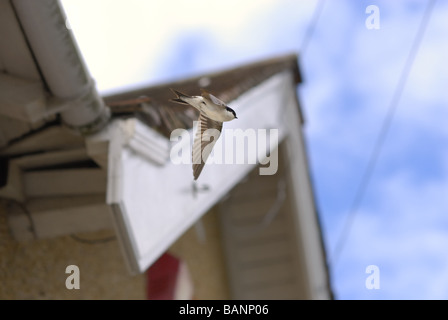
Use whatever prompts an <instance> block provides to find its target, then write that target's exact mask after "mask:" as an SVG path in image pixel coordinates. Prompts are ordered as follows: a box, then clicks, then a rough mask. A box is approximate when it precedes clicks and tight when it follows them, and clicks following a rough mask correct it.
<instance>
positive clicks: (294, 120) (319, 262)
mask: <svg viewBox="0 0 448 320" xmlns="http://www.w3.org/2000/svg"><path fill="white" fill-rule="evenodd" d="M294 89H295V88H294V87H293V86H292V84H288V85H287V86H285V88H284V90H285V97H286V98H287V99H288V100H289V101H297V100H296V96H295V93H294V91H293V90H294ZM294 104H296V103H286V105H287V106H289V107H288V108H287V109H286V111H285V114H284V117H285V125H286V126H287V130H288V132H289V134H288V136H287V138H286V139H285V145H286V148H285V156H286V157H287V158H288V162H289V164H290V169H289V170H290V173H291V175H290V186H291V188H292V194H294V195H295V197H293V206H294V207H295V208H296V215H295V216H294V227H295V229H296V232H295V234H296V236H297V241H298V243H299V245H301V246H302V249H303V252H304V257H305V259H304V260H305V261H304V266H305V268H306V274H307V275H308V285H309V296H310V298H311V299H330V298H331V293H330V288H329V281H328V273H327V270H326V259H325V252H324V250H323V243H322V239H321V233H320V225H319V221H318V217H317V210H316V206H315V200H314V197H313V191H312V187H311V183H310V175H309V168H308V161H307V155H306V146H305V142H304V137H303V132H302V130H301V124H300V114H299V110H298V106H295V107H291V106H293V105H294Z"/></svg>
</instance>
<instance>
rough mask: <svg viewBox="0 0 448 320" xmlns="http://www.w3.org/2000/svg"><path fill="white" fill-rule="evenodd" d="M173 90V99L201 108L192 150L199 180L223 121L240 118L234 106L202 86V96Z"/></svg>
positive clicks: (195, 176) (195, 172)
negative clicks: (230, 106)
mask: <svg viewBox="0 0 448 320" xmlns="http://www.w3.org/2000/svg"><path fill="white" fill-rule="evenodd" d="M171 91H173V92H174V94H176V96H177V97H176V98H175V99H171V101H173V102H177V103H181V104H186V105H190V106H192V107H194V108H196V109H197V110H199V119H198V121H199V122H198V130H197V131H196V136H195V137H194V141H193V152H192V160H193V177H194V180H197V179H198V177H199V175H200V174H201V171H202V168H203V167H204V165H205V162H206V161H207V158H208V156H209V155H210V153H211V151H212V149H213V146H214V145H215V143H216V141H217V140H218V138H219V136H220V135H221V130H222V123H223V122H224V121H231V120H233V119H238V118H237V116H236V113H235V111H234V110H233V109H232V108H229V107H228V106H227V105H226V104H225V103H224V102H223V101H221V100H219V99H218V98H217V97H215V96H214V95H212V94H211V93H209V92H207V91H206V90H204V89H202V88H201V92H202V95H200V96H188V95H186V94H183V93H181V92H179V91H177V90H174V89H171ZM208 129H214V130H208ZM212 138H213V139H212Z"/></svg>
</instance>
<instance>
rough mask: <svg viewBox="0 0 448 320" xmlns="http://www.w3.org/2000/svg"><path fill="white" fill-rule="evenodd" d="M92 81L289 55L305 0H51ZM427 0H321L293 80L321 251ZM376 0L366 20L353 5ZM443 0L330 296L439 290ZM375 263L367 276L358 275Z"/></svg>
mask: <svg viewBox="0 0 448 320" xmlns="http://www.w3.org/2000/svg"><path fill="white" fill-rule="evenodd" d="M62 3H63V5H64V8H65V9H66V13H67V16H68V18H69V25H70V27H71V28H72V30H73V32H74V34H75V37H76V39H77V41H78V44H79V46H80V49H81V51H82V53H83V55H84V58H85V60H86V63H87V65H88V68H89V69H90V71H91V73H92V75H93V77H94V78H95V80H96V83H97V86H98V88H99V89H100V91H101V92H102V93H110V92H114V91H123V90H124V89H125V88H133V87H141V86H143V85H151V84H156V83H159V82H165V81H169V80H175V79H178V78H179V77H186V76H190V75H195V74H199V73H202V72H208V71H213V70H217V69H222V68H226V67H231V66H234V65H235V64H241V63H245V62H250V61H253V60H256V59H261V58H266V57H269V56H273V55H278V54H284V53H289V52H291V51H294V52H298V53H299V55H300V54H301V45H302V41H303V38H304V35H305V31H306V28H307V27H308V25H309V23H310V20H311V17H312V15H313V10H314V7H315V5H316V3H317V1H293V0H275V1H274V0H272V1H270V0H262V1H261V0H260V1H244V2H243V1H236V0H229V1H226V2H217V1H205V0H201V1H188V2H186V1H177V0H169V1H143V0H129V1H118V0H117V1H111V0H107V1H104V0H93V1H92V0H89V1H86V0H76V1H75V0H63V1H62ZM426 3H427V1H421V0H418V1H417V0H397V1H386V0H383V1H364V0H337V1H334V0H332V1H328V0H326V1H324V7H323V11H322V13H321V16H320V19H319V21H318V23H317V25H316V28H315V31H314V33H313V36H312V38H311V39H310V42H309V44H308V46H307V50H306V51H305V52H303V55H301V56H300V67H301V69H302V73H303V78H304V83H303V84H301V85H300V86H299V89H298V93H299V95H300V100H301V102H302V108H303V112H304V114H305V118H306V126H305V135H306V139H307V145H308V153H309V158H310V166H311V175H312V178H313V183H314V188H315V192H316V198H317V205H318V209H319V212H320V219H321V222H322V227H323V231H324V238H325V243H326V247H327V250H328V254H329V256H330V258H331V256H332V253H333V251H334V248H335V245H336V242H337V240H338V239H339V237H340V234H341V232H342V228H343V225H344V223H345V222H346V219H347V216H348V214H349V210H350V206H351V204H352V202H353V199H354V197H355V193H356V191H357V189H358V187H359V183H360V180H361V177H362V175H363V173H364V171H365V169H366V166H367V163H368V160H369V157H370V156H371V153H372V149H373V146H374V143H375V141H376V139H377V137H378V134H379V131H380V127H381V125H382V124H383V121H384V119H385V116H386V113H387V110H388V107H389V105H390V102H391V99H392V96H393V93H394V90H395V89H396V87H397V84H398V79H399V77H400V74H401V72H402V70H403V67H404V63H405V60H406V57H407V55H408V54H409V51H410V49H411V45H412V42H413V40H414V37H415V35H416V32H417V29H418V26H419V24H420V22H421V19H422V17H423V12H424V9H425V6H426ZM369 5H376V6H378V8H379V10H380V29H379V30H368V29H367V28H366V27H365V20H366V19H367V17H368V14H366V13H365V10H366V7H367V6H369ZM447 16H448V1H446V0H438V1H436V4H435V7H434V10H433V12H432V16H431V20H430V22H429V24H428V27H427V30H426V34H425V36H424V38H423V41H422V43H421V46H420V49H419V52H418V54H417V56H416V58H415V61H414V64H413V66H412V70H411V73H410V74H409V77H408V79H407V82H406V87H405V88H404V91H403V94H402V97H401V100H400V102H399V104H398V106H397V109H396V112H395V116H394V118H393V122H392V124H391V126H390V129H389V131H388V134H387V136H386V139H385V142H384V144H383V147H382V150H381V154H380V157H379V158H378V162H377V164H376V167H375V169H374V171H373V174H372V177H371V180H370V183H369V185H368V187H367V188H366V190H365V193H364V196H363V198H362V201H361V203H360V205H359V207H358V210H357V211H356V215H355V218H354V220H353V224H352V228H351V230H350V233H349V234H348V236H347V242H346V245H345V246H344V249H343V251H342V252H341V255H340V256H339V259H338V260H337V261H336V262H335V263H333V261H330V271H331V277H332V284H333V288H334V291H335V293H336V298H338V299H448V250H447V248H448V199H447V195H448V146H447V143H446V142H447V141H448V125H447V123H448V95H447V94H446V90H447V89H446V88H448V64H447V63H446V57H448V41H447V40H446V35H447V34H448V20H447V19H446V17H447ZM368 265H377V266H378V267H379V270H380V289H378V290H368V289H366V287H365V280H366V278H367V276H368V274H366V271H365V270H366V267H367V266H368Z"/></svg>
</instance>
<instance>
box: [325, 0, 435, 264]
mask: <svg viewBox="0 0 448 320" xmlns="http://www.w3.org/2000/svg"><path fill="white" fill-rule="evenodd" d="M436 1H437V0H429V1H428V3H427V5H426V8H425V11H424V14H423V18H422V20H421V22H420V26H419V28H418V30H417V34H416V35H415V38H414V42H413V43H412V47H411V49H410V51H409V54H408V56H407V58H406V62H405V64H404V67H403V70H402V72H401V75H400V78H399V80H398V83H397V86H396V88H395V90H394V93H393V96H392V99H391V101H390V104H389V106H388V109H387V113H386V116H385V118H384V121H383V123H382V125H381V129H380V132H379V134H378V137H377V139H376V142H375V144H374V146H373V149H372V153H371V155H370V158H369V160H368V164H367V167H366V169H365V171H364V174H363V176H362V179H361V182H360V184H359V186H358V188H357V190H356V193H355V197H354V200H353V203H352V205H351V207H350V210H349V213H348V216H347V218H346V221H345V224H344V227H343V229H342V233H341V234H340V236H339V239H338V241H337V242H336V246H335V249H334V251H333V255H332V259H331V260H330V261H331V263H332V264H333V265H335V264H336V263H337V261H338V259H339V257H340V255H341V252H342V250H343V249H344V246H345V244H346V242H347V238H348V235H349V233H350V230H351V228H352V226H353V221H354V219H355V216H356V214H357V213H358V212H359V210H358V209H359V205H360V204H361V200H362V199H363V196H364V194H365V192H366V189H367V186H368V184H369V182H370V180H371V177H372V173H373V171H374V169H375V166H376V164H377V162H378V158H379V156H380V153H381V150H382V147H383V145H384V142H385V140H386V137H387V133H388V131H389V128H390V126H391V123H392V120H393V118H394V115H395V112H396V109H397V106H398V103H399V102H400V98H401V96H402V94H403V90H404V87H405V85H406V81H407V79H408V77H409V74H410V72H411V69H412V65H413V63H414V60H415V57H416V55H417V52H418V49H419V47H420V44H421V42H422V39H423V36H424V34H425V31H426V28H427V26H428V23H429V20H430V18H431V13H432V11H433V8H434V4H435V2H436Z"/></svg>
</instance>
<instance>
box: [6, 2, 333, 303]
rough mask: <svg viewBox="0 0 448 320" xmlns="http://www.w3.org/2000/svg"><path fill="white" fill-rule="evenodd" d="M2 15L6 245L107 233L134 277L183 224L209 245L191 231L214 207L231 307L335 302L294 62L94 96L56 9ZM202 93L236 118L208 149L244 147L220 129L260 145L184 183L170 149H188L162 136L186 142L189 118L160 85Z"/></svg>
mask: <svg viewBox="0 0 448 320" xmlns="http://www.w3.org/2000/svg"><path fill="white" fill-rule="evenodd" d="M0 5H1V6H3V8H1V9H3V10H0V12H1V14H2V15H3V16H2V17H1V18H2V19H0V20H1V21H2V22H1V23H0V30H3V32H5V35H6V36H5V37H3V38H2V40H1V41H3V42H4V43H3V45H2V44H0V46H1V47H0V48H1V52H2V56H1V57H2V60H1V65H0V70H2V74H1V77H0V82H1V83H2V85H1V88H2V89H1V91H0V123H2V125H1V132H0V133H1V134H2V136H1V138H2V140H1V141H0V143H1V144H2V146H3V148H2V149H0V156H1V158H2V171H1V175H2V179H0V181H1V188H0V197H2V198H3V199H7V200H9V201H11V202H12V203H14V204H15V205H12V206H10V207H9V209H8V210H7V221H8V228H9V230H10V231H11V233H12V235H13V237H14V238H15V239H16V240H17V241H27V242H32V241H36V239H45V238H50V239H51V238H55V237H64V236H67V235H71V234H79V233H86V232H100V231H101V230H113V233H114V235H115V236H116V237H117V239H118V243H119V245H120V249H121V253H122V255H123V259H124V261H125V262H126V265H127V268H128V271H129V272H130V273H131V274H140V273H143V272H145V271H146V270H147V269H148V267H150V266H151V265H152V264H153V263H154V262H155V261H156V260H157V259H158V258H159V257H160V256H161V255H162V254H163V253H164V252H166V251H167V250H168V249H170V247H171V246H172V245H173V243H175V242H176V241H177V240H178V239H179V238H180V237H181V236H182V235H183V234H184V233H185V231H186V230H188V229H189V228H191V227H192V226H193V225H196V229H197V230H198V235H199V238H201V237H202V238H205V239H206V238H207V230H206V229H205V235H204V230H203V229H201V224H200V221H201V218H202V217H203V216H204V215H205V214H206V213H207V212H208V211H209V210H210V209H211V208H215V210H217V211H218V213H217V216H218V217H219V223H218V228H219V229H220V234H221V237H220V241H221V242H222V245H223V248H224V252H223V257H222V259H223V261H225V265H226V268H225V270H226V274H227V279H228V286H229V292H230V297H231V298H234V299H328V298H332V293H331V288H330V285H329V279H328V270H327V265H326V258H325V250H324V246H323V241H322V237H321V230H320V226H319V221H318V215H317V210H316V207H315V201H314V198H313V191H312V184H311V181H310V177H309V172H308V165H307V157H306V146H305V142H304V137H303V134H302V126H303V117H302V115H301V112H300V104H299V101H298V99H297V92H296V86H297V85H298V84H299V83H300V81H301V78H300V71H299V67H298V64H297V56H296V55H287V56H283V57H276V58H272V59H268V60H264V61H260V62H256V63H253V64H246V65H243V66H238V67H235V68H232V69H228V70H223V71H219V72H215V73H211V74H205V75H200V76H197V77H193V78H190V79H184V80H180V81H175V82H172V83H167V84H162V85H158V86H154V87H150V88H142V89H139V90H135V91H131V92H124V93H121V94H118V95H114V96H108V97H100V96H99V94H98V93H97V92H96V89H95V86H94V82H93V81H92V80H91V77H90V75H89V74H88V73H87V71H86V69H85V67H84V65H83V62H82V57H81V55H80V54H79V52H78V49H77V47H76V43H75V42H74V41H73V38H72V37H71V34H70V32H69V30H67V28H66V27H65V19H64V16H63V13H62V11H61V9H60V8H59V6H58V3H57V2H48V3H47V5H44V6H41V5H37V4H35V3H34V2H33V1H29V0H14V1H12V2H5V1H3V2H2V3H1V4H0ZM31 13H32V14H31ZM36 26H39V28H37V27H36ZM0 32H1V31H0ZM18 52H20V54H18ZM201 87H204V88H206V89H207V90H208V91H210V92H212V93H213V94H214V95H216V96H218V97H219V98H220V99H222V100H224V101H226V102H228V103H229V105H230V106H231V107H232V108H233V109H234V110H235V111H236V113H237V114H238V118H239V119H238V120H235V121H232V122H229V123H226V124H225V128H224V131H223V135H222V136H221V138H220V140H219V141H218V143H217V145H216V146H215V149H217V150H225V151H224V152H229V150H232V151H233V152H234V153H235V154H236V153H238V152H240V151H241V149H238V146H237V145H236V144H235V143H232V142H233V141H234V140H232V138H228V137H227V136H226V135H225V132H226V130H229V131H232V130H233V132H235V131H237V130H240V133H241V132H242V133H243V134H245V135H246V138H247V140H244V139H243V140H241V141H240V142H242V143H244V141H251V140H250V139H251V138H253V137H255V139H256V141H257V146H256V147H253V146H252V145H251V143H246V144H244V149H245V152H244V153H243V154H244V156H243V161H242V163H236V161H234V162H233V163H232V164H207V165H206V166H205V168H204V170H203V172H202V174H201V176H200V178H199V179H198V181H197V182H196V183H193V179H192V170H191V164H189V163H187V164H182V163H181V164H176V163H175V161H173V153H172V152H173V148H174V147H175V146H177V148H179V146H181V149H177V150H184V151H185V150H186V151H185V152H186V153H187V154H190V150H191V149H190V140H189V139H187V138H185V139H182V137H183V136H181V135H177V136H175V137H173V136H172V132H173V130H176V129H184V130H183V131H182V132H181V133H182V134H184V135H185V136H186V137H187V136H188V135H190V136H191V135H192V133H193V130H194V129H193V128H192V125H193V121H194V120H196V119H197V113H196V112H195V111H194V110H193V109H192V108H188V107H184V106H179V105H175V104H172V103H171V102H169V99H170V98H171V97H172V93H171V92H170V90H169V88H176V89H179V90H180V91H183V92H185V93H187V94H192V95H194V94H198V91H199V88H201ZM170 138H171V139H170ZM177 140H179V141H180V142H179V143H177V144H176V143H175V142H176V141H177ZM254 141H255V140H254ZM216 159H218V158H216ZM263 173H264V174H263ZM201 230H202V231H201ZM201 235H202V236H201ZM204 241H206V240H204ZM198 250H200V248H198ZM97 263H99V264H101V263H105V264H106V263H107V262H106V261H98V262H97ZM190 269H191V268H190ZM190 272H191V273H192V274H194V273H195V270H190Z"/></svg>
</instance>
